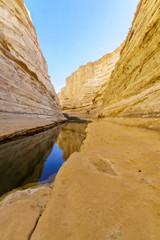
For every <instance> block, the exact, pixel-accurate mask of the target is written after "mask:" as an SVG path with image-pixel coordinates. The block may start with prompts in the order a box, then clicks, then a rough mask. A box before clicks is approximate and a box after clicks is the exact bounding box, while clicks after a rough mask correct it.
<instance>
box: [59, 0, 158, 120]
mask: <svg viewBox="0 0 160 240" xmlns="http://www.w3.org/2000/svg"><path fill="white" fill-rule="evenodd" d="M159 5H160V3H159V1H156V0H154V1H140V3H139V4H138V7H137V11H136V14H135V18H134V20H133V23H132V27H131V29H130V31H129V33H128V36H127V39H126V40H125V41H124V43H123V44H122V45H121V46H120V47H119V48H118V49H116V50H115V52H113V53H111V54H107V55H105V56H104V57H102V58H101V59H100V60H98V61H96V62H94V63H88V64H87V65H86V66H81V67H80V68H79V69H78V70H77V71H76V72H74V73H73V74H72V75H71V76H70V77H68V78H67V79H66V86H65V87H64V88H63V89H61V91H60V93H59V94H58V96H59V100H60V103H61V106H62V110H63V111H64V112H66V113H68V114H71V115H77V116H85V117H87V116H88V117H92V118H93V117H110V116H112V117H116V116H135V117H138V116H140V117H141V116H144V117H145V116H147V117H159V116H160V105H159V102H160V68H159V59H160V17H159Z"/></svg>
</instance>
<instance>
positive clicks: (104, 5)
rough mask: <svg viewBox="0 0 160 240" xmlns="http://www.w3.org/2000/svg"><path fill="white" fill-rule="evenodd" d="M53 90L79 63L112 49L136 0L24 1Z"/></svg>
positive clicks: (121, 36)
mask: <svg viewBox="0 0 160 240" xmlns="http://www.w3.org/2000/svg"><path fill="white" fill-rule="evenodd" d="M24 2H25V4H26V6H27V8H28V10H29V11H30V13H31V18H32V21H33V24H34V26H35V29H36V32H37V35H38V38H39V42H40V46H41V49H42V52H43V55H44V57H45V59H46V61H47V64H48V71H49V75H50V76H51V82H52V83H53V85H54V87H55V90H56V92H59V90H60V89H61V88H62V87H64V86H65V78H66V77H68V76H70V74H71V73H72V72H74V71H76V70H77V69H78V68H79V66H81V65H85V64H86V63H88V62H90V61H92V62H93V61H96V60H98V59H99V58H101V57H102V56H103V55H105V54H106V53H110V52H112V51H114V50H115V49H116V48H117V47H118V46H119V45H120V44H121V43H122V42H123V41H124V40H125V39H126V36H127V34H128V31H129V28H130V27H131V25H132V20H133V18H134V13H135V11H136V7H137V4H138V2H139V0H24Z"/></svg>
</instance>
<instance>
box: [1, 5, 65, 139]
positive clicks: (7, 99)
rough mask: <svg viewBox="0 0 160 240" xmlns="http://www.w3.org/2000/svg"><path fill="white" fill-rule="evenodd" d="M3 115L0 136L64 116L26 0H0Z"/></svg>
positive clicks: (51, 121)
mask: <svg viewBox="0 0 160 240" xmlns="http://www.w3.org/2000/svg"><path fill="white" fill-rule="evenodd" d="M0 116H1V124H2V127H3V129H1V132H0V136H2V135H4V134H6V135H7V134H11V133H13V132H15V131H19V130H22V129H24V126H25V128H26V130H27V129H30V128H33V127H37V126H43V125H47V124H51V123H54V122H57V121H61V120H62V119H64V118H63V116H62V113H61V109H60V105H59V101H58V98H57V96H56V94H55V91H54V88H53V86H52V84H51V82H50V78H49V75H48V70H47V64H46V61H45V59H44V57H43V55H42V52H41V49H40V46H39V42H38V38H37V35H36V32H35V29H34V26H33V24H32V21H31V18H30V15H29V13H28V11H27V9H26V7H25V5H24V3H23V0H12V1H11V0H5V1H4V0H1V1H0ZM24 120H25V124H23V122H24ZM36 120H38V122H37V124H35V122H36ZM27 121H28V122H29V124H28V126H27ZM14 122H16V123H17V125H16V126H15V127H14V126H13V128H10V129H8V126H11V124H12V125H14ZM7 123H8V125H7ZM33 124H34V125H33ZM4 125H5V126H4ZM23 125H24V126H23Z"/></svg>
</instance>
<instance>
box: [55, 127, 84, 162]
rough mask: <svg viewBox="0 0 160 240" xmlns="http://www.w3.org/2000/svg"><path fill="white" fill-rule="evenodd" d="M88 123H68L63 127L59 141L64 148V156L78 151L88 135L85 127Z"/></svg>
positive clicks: (60, 146) (59, 145)
mask: <svg viewBox="0 0 160 240" xmlns="http://www.w3.org/2000/svg"><path fill="white" fill-rule="evenodd" d="M86 127H87V123H68V124H67V125H66V126H64V127H63V128H62V129H61V132H60V134H59V137H58V140H57V143H58V147H59V148H60V149H62V150H63V158H64V159H65V160H67V158H68V157H69V156H70V155H71V154H72V153H73V152H78V151H79V150H80V147H81V145H82V143H83V141H84V139H85V137H86V134H85V129H86Z"/></svg>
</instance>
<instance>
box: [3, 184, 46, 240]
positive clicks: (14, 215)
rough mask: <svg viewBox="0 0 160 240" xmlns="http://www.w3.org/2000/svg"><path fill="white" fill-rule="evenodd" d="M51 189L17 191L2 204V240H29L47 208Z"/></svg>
mask: <svg viewBox="0 0 160 240" xmlns="http://www.w3.org/2000/svg"><path fill="white" fill-rule="evenodd" d="M50 191H51V189H50V188H49V187H40V188H35V189H27V190H24V191H16V192H14V193H11V194H10V195H8V196H7V197H6V198H5V199H3V200H2V201H1V202H0V239H1V240H22V239H23V240H29V239H30V237H31V236H32V232H33V231H34V228H35V227H36V224H37V223H38V220H39V218H40V217H41V214H42V212H43V211H44V208H45V206H46V203H47V201H48V198H49V195H50Z"/></svg>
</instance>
